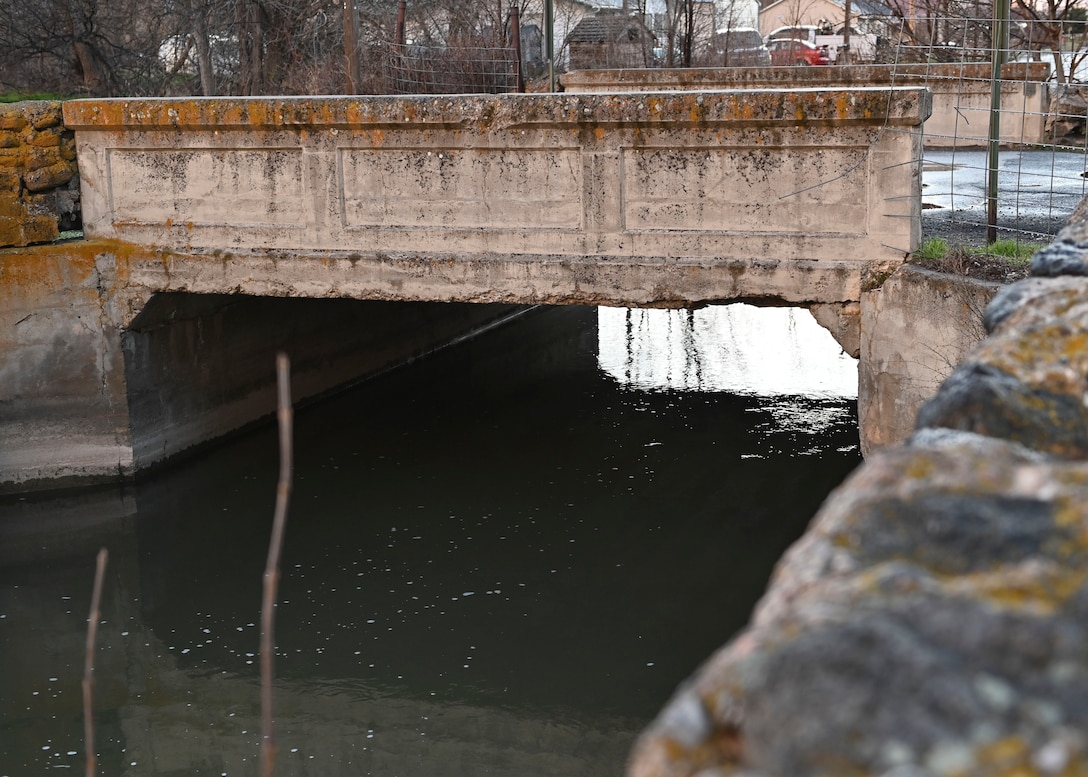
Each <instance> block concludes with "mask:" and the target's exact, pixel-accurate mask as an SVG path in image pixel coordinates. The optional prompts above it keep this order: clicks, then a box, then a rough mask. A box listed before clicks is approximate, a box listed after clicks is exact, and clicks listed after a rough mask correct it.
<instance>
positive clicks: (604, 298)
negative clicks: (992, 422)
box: [0, 88, 930, 490]
mask: <svg viewBox="0 0 1088 777" xmlns="http://www.w3.org/2000/svg"><path fill="white" fill-rule="evenodd" d="M929 110H930V98H929V92H928V91H926V90H924V89H920V88H872V89H864V88H854V89H830V90H817V89H802V90H796V91H785V90H764V91H758V90H733V91H728V90H727V91H704V92H671V93H670V92H659V93H649V92H642V93H628V94H579V95H564V94H559V95H504V96H497V97H496V96H455V97H451V96H441V97H413V98H403V97H367V98H267V99H229V100H228V99H203V100H191V99H183V100H85V101H73V102H69V103H65V105H64V125H65V127H66V128H67V130H69V131H74V133H75V141H76V146H77V149H78V161H79V177H80V181H81V192H82V213H83V225H84V230H85V234H86V237H87V238H88V240H87V241H86V242H80V243H72V244H67V245H58V246H48V247H39V248H35V249H8V251H7V252H6V255H2V256H0V272H2V273H3V276H2V277H3V282H2V284H0V294H2V295H3V299H2V300H0V301H2V302H3V304H2V305H0V319H3V323H5V324H10V328H8V330H7V331H9V332H10V333H12V334H9V335H8V341H7V342H5V343H3V345H4V346H5V348H4V351H3V352H4V354H5V355H4V356H3V357H2V358H3V359H4V362H3V363H0V376H3V375H10V376H13V379H12V380H10V381H0V392H4V393H5V394H6V395H5V396H0V403H3V405H4V406H5V407H6V408H7V409H8V411H9V412H8V413H7V416H6V420H5V421H4V426H3V429H2V435H3V439H4V442H5V450H4V452H3V453H2V454H0V489H3V488H6V489H8V490H11V489H13V488H14V489H18V488H22V487H27V484H30V483H33V482H35V481H39V480H44V479H50V478H57V477H73V478H78V479H84V478H88V477H90V478H93V477H116V476H118V475H120V476H125V475H128V474H131V473H133V472H134V471H138V470H140V469H143V468H146V467H149V466H152V465H154V464H156V463H158V462H160V461H163V460H164V459H166V458H168V457H170V456H172V455H174V454H177V453H180V452H183V451H185V450H187V449H188V448H190V447H192V446H193V445H195V444H197V443H199V442H202V441H204V440H207V439H209V438H211V437H214V436H217V435H221V434H223V433H225V432H227V431H229V430H231V429H234V428H237V427H239V426H241V425H243V424H245V423H247V422H249V421H252V420H254V419H255V418H258V417H260V416H261V415H264V414H266V413H267V412H268V411H269V410H270V409H271V407H272V404H271V399H272V397H271V382H270V377H271V364H272V361H271V358H270V357H269V352H270V351H271V350H273V349H275V348H281V347H288V348H290V349H292V350H293V351H295V352H296V353H297V354H299V357H296V375H295V379H296V384H297V385H296V395H300V396H306V395H309V394H316V393H319V392H321V391H324V390H326V389H328V388H330V387H332V386H335V385H338V384H341V383H344V382H347V381H350V380H351V379H353V378H355V377H358V376H359V375H361V374H365V373H366V372H368V371H373V370H374V369H378V368H381V367H382V366H383V365H386V364H388V363H390V359H391V358H392V357H391V356H389V354H388V353H386V352H387V351H388V350H389V345H388V341H389V340H391V339H395V337H403V336H404V332H405V331H406V329H407V328H408V327H409V326H411V328H412V331H413V332H417V333H420V334H418V335H410V336H408V341H407V342H404V343H402V345H403V346H404V347H405V348H406V349H407V350H406V352H407V353H415V352H418V351H419V350H420V349H422V348H424V347H425V345H424V343H430V342H436V341H437V340H439V339H441V338H443V337H449V336H452V335H453V334H454V333H455V332H456V331H457V330H458V329H464V328H471V327H473V326H478V325H481V324H484V323H486V322H488V321H491V320H494V319H495V318H497V317H501V316H502V315H505V314H506V313H507V312H509V310H510V309H509V308H507V307H505V306H510V305H519V306H520V305H532V304H540V303H547V304H593V305H597V304H605V305H627V306H659V307H662V306H670V307H677V306H691V305H702V304H711V303H721V302H728V301H736V300H747V301H756V302H762V303H765V304H793V305H804V306H810V307H813V308H814V312H816V313H817V318H818V320H821V323H824V324H825V326H829V328H831V329H832V331H833V332H834V333H835V334H836V336H837V337H839V339H840V342H842V343H843V344H844V347H845V348H846V349H847V350H848V351H850V352H852V353H854V354H857V353H858V352H859V351H860V350H861V338H862V337H863V336H864V332H860V333H859V321H860V320H861V316H860V312H859V302H861V301H862V299H863V291H864V290H865V289H866V288H872V287H875V286H879V284H880V282H881V280H882V279H883V278H884V277H886V276H887V274H889V273H890V272H891V271H892V270H894V268H895V267H896V266H897V265H898V264H899V263H900V262H902V261H903V259H904V258H905V256H906V255H907V254H908V253H909V252H910V251H912V250H913V249H914V248H915V247H916V246H917V243H918V240H919V238H920V225H921V219H920V213H921V211H920V207H921V205H920V185H921V182H920V159H921V142H920V139H921V136H920V131H919V130H920V127H921V124H922V123H923V122H924V121H925V119H926V118H927V117H928V115H929ZM26 137H28V138H31V140H29V141H28V142H34V138H36V137H37V136H36V135H34V134H33V133H30V134H29V135H27V136H26ZM24 178H25V176H24ZM284 298H307V299H310V300H311V301H312V300H314V299H320V300H321V302H320V303H319V305H318V304H315V303H313V302H311V303H310V304H309V305H308V306H307V307H305V308H302V307H297V306H296V307H293V308H291V309H290V310H288V309H287V308H286V307H283V302H284ZM333 298H335V299H337V300H380V301H384V302H386V303H388V304H390V305H399V306H402V307H399V308H397V309H396V311H397V312H391V311H393V308H387V309H385V311H384V312H383V313H380V314H379V313H375V312H374V310H375V309H374V308H373V307H371V308H369V312H360V309H359V308H358V307H354V308H350V309H349V308H348V307H347V306H345V305H344V304H341V305H339V306H334V305H331V304H330V300H331V299H333ZM277 300H278V302H277ZM421 302H443V303H451V302H453V303H474V304H473V305H465V306H460V307H446V308H445V310H446V311H447V312H446V313H443V314H441V315H437V314H434V313H433V311H432V312H422V311H423V309H422V308H419V307H418V306H417V307H407V308H405V307H403V306H404V305H409V306H411V305H412V304H414V303H421ZM478 303H492V304H490V305H486V306H480V305H479V304H478ZM428 310H431V309H429V308H428ZM8 319H10V320H8ZM378 319H381V320H382V321H384V322H385V323H384V324H383V323H379V322H378ZM393 321H395V322H397V323H396V324H391V323H390V322H393ZM407 322H412V323H411V324H408V323H407ZM375 353H379V354H381V355H380V356H377V357H376V356H375ZM387 357H388V358H387ZM266 359H267V361H265V360H266ZM60 450H64V451H68V452H69V453H65V454H64V455H65V456H68V457H70V458H71V460H70V461H62V460H59V459H58V456H59V455H60V454H59V451H60ZM72 451H75V452H77V453H70V452H72ZM72 457H74V458H72ZM61 458H63V457H61Z"/></svg>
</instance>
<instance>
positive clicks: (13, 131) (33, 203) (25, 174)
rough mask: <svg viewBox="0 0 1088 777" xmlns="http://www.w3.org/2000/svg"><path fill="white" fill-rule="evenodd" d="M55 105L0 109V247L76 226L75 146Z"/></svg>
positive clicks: (29, 104)
mask: <svg viewBox="0 0 1088 777" xmlns="http://www.w3.org/2000/svg"><path fill="white" fill-rule="evenodd" d="M62 121H63V117H62V115H61V104H60V103H59V102H47V101H34V102H21V103H11V104H8V105H0V248H2V247H4V246H25V245H31V244H32V243H48V242H50V241H52V240H55V239H56V238H57V235H58V234H59V232H60V230H66V229H77V228H78V227H79V177H78V175H77V174H76V144H75V137H74V135H73V133H72V131H71V130H69V129H66V128H65V127H64V126H63V125H62Z"/></svg>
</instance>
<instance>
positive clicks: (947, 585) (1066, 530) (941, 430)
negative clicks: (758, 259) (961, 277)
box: [629, 222, 1088, 777]
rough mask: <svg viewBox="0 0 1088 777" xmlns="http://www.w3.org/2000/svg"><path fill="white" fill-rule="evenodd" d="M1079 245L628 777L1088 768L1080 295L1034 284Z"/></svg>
mask: <svg viewBox="0 0 1088 777" xmlns="http://www.w3.org/2000/svg"><path fill="white" fill-rule="evenodd" d="M1083 234H1085V224H1084V223H1083V222H1080V223H1078V224H1076V225H1074V226H1072V227H1071V228H1067V230H1066V231H1065V234H1064V235H1063V236H1062V237H1060V239H1059V241H1057V243H1060V244H1061V245H1059V247H1058V248H1057V249H1055V250H1054V251H1053V252H1050V251H1048V250H1047V249H1044V251H1043V252H1041V253H1040V255H1039V256H1037V261H1036V262H1035V266H1036V269H1037V270H1038V271H1040V272H1041V273H1042V274H1043V275H1042V276H1040V277H1035V278H1032V279H1029V280H1027V281H1021V282H1019V283H1016V284H1013V285H1011V286H1008V287H1005V288H1003V289H1002V290H1001V291H1000V292H999V293H998V295H997V296H996V297H995V298H994V300H993V302H992V303H991V304H990V306H989V307H988V309H987V312H986V316H985V321H986V325H987V326H988V327H989V328H990V329H991V330H992V331H991V332H990V335H989V336H988V337H987V338H986V339H985V340H984V341H983V342H982V343H981V344H980V345H979V346H978V347H977V348H976V349H975V350H973V351H971V353H970V354H969V356H968V357H967V358H966V359H965V360H964V361H963V362H962V363H961V364H960V365H959V366H958V367H957V368H956V370H955V371H954V372H953V374H952V375H951V376H950V377H949V378H948V379H947V380H946V381H945V382H944V383H943V384H942V385H941V387H940V389H939V391H938V393H937V394H936V396H935V397H934V398H933V399H932V400H931V401H930V402H929V403H927V404H926V405H925V407H923V409H922V411H921V412H920V413H919V418H918V425H919V428H918V431H917V432H916V433H915V434H914V435H913V436H912V437H911V439H910V440H909V441H908V443H907V445H905V446H903V447H898V448H889V449H885V450H882V451H879V452H877V453H875V454H874V455H872V456H871V457H869V458H868V459H867V460H866V462H865V463H864V464H863V465H862V466H861V467H860V468H859V469H858V471H857V472H856V473H855V474H854V475H853V476H851V478H849V479H848V480H847V482H846V483H844V484H843V486H841V487H840V488H839V489H837V490H836V491H835V492H834V493H833V494H832V495H831V497H830V498H829V499H828V501H827V502H826V503H825V505H824V507H823V508H822V509H821V510H820V512H819V513H818V515H817V516H816V518H815V519H814V521H813V524H812V526H811V527H810V529H809V531H808V533H807V534H806V535H805V536H804V537H803V538H802V539H801V540H800V541H799V542H798V543H796V545H795V546H794V547H793V548H791V550H790V551H789V552H788V553H787V555H786V556H785V558H784V559H783V561H782V562H781V563H780V564H779V567H778V569H777V570H776V572H775V574H774V578H773V580H772V583H771V586H770V588H769V590H768V593H767V594H766V596H765V597H764V598H763V600H762V601H761V602H760V603H759V605H758V607H757V609H756V612H755V614H754V616H753V620H752V623H751V625H750V626H749V627H748V628H747V629H746V630H745V631H744V632H743V633H742V634H741V635H740V636H738V637H737V638H736V639H734V640H733V642H732V643H730V644H729V645H727V646H726V647H724V648H723V649H722V650H721V651H720V652H719V653H717V654H716V655H715V656H713V657H712V658H711V659H710V660H709V661H708V662H707V663H706V665H704V666H703V667H702V668H701V669H700V670H699V671H698V673H697V674H696V675H695V676H694V677H693V678H692V679H691V680H690V681H689V682H687V683H686V684H685V685H684V686H683V687H681V689H680V690H679V691H678V692H677V694H676V696H675V697H674V698H673V699H672V700H671V701H670V702H669V703H668V705H667V706H666V708H665V709H664V711H663V712H662V713H661V714H660V715H659V717H658V718H657V720H655V721H654V723H653V724H652V725H651V726H650V727H649V728H648V729H647V730H646V731H645V732H644V734H643V735H642V737H641V738H640V740H639V743H638V745H637V746H636V748H635V750H634V752H633V754H632V758H631V762H630V766H629V774H630V775H631V777H664V776H665V775H669V776H670V777H680V776H681V775H683V776H684V777H694V775H699V777H711V776H712V775H713V776H716V777H724V776H725V775H736V776H737V777H739V776H740V775H744V777H771V776H772V775H774V776H775V777H787V776H788V777H805V776H807V775H847V774H848V775H873V777H876V776H877V775H881V776H882V777H946V776H947V777H952V776H953V775H956V776H957V777H984V776H989V775H1013V774H1018V775H1079V774H1086V773H1088V734H1086V733H1085V732H1088V647H1086V646H1088V407H1086V405H1085V402H1084V397H1085V396H1086V388H1088V385H1086V382H1088V378H1086V377H1085V376H1086V375H1088V304H1086V303H1085V300H1088V278H1086V277H1083V276H1082V275H1079V274H1077V275H1072V276H1058V277H1045V276H1048V275H1053V274H1054V273H1056V272H1057V271H1058V270H1059V269H1060V268H1061V267H1069V266H1083V265H1084V264H1085V259H1088V248H1086V246H1085V245H1079V244H1080V236H1083ZM1078 245H1079V249H1078V248H1077V247H1078ZM1077 250H1079V252H1080V253H1079V258H1078V257H1077V256H1074V253H1075V252H1076V251H1077Z"/></svg>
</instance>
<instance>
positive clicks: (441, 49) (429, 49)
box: [385, 43, 520, 94]
mask: <svg viewBox="0 0 1088 777" xmlns="http://www.w3.org/2000/svg"><path fill="white" fill-rule="evenodd" d="M519 68H520V63H519V61H518V52H517V50H516V49H515V48H513V47H499V46H482V45H473V44H465V45H454V46H450V45H442V46H437V45H418V44H398V43H390V44H389V49H388V54H387V58H386V63H385V72H386V81H387V84H388V89H389V92H390V93H391V94H470V93H472V94H500V93H503V92H516V91H518V85H519V78H520V74H519Z"/></svg>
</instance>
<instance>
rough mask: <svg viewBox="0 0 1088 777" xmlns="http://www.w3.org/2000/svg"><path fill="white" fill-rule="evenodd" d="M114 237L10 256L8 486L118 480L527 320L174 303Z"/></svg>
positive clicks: (2, 468) (4, 407) (1, 438)
mask: <svg viewBox="0 0 1088 777" xmlns="http://www.w3.org/2000/svg"><path fill="white" fill-rule="evenodd" d="M155 256H157V255H156V254H154V253H149V252H146V251H141V250H139V249H136V248H134V247H132V246H126V245H124V244H121V243H117V242H112V241H99V242H96V241H88V242H84V241H79V242H72V243H65V244H60V245H55V246H39V247H33V248H23V249H6V250H0V492H4V491H24V490H33V489H36V488H44V487H48V488H58V487H61V486H64V485H69V484H87V483H92V482H95V481H104V480H116V479H123V478H127V477H130V476H132V475H133V474H134V473H135V472H137V471H140V470H143V469H146V468H148V467H150V466H152V465H155V464H157V463H160V462H162V461H164V460H166V459H168V458H170V457H172V456H175V455H177V454H179V453H182V452H184V451H186V450H189V449H191V448H192V447H193V446H195V445H197V444H200V443H203V442H207V441H209V440H213V439H216V438H218V437H221V436H223V435H225V434H227V433H229V432H231V431H234V430H237V429H239V428H241V427H243V426H244V425H246V424H248V423H251V422H253V421H256V420H258V419H260V418H263V417H266V416H268V415H269V414H270V413H271V412H273V410H274V408H275V379H274V365H275V354H276V353H277V352H278V351H281V350H282V351H285V352H287V353H288V355H289V356H290V357H291V359H292V392H293V396H294V397H295V399H296V400H299V401H301V400H304V399H306V398H307V397H312V396H316V395H319V394H321V393H323V392H325V391H328V390H330V389H333V388H336V387H339V386H341V385H344V384H346V383H350V382H352V381H354V380H358V379H360V378H362V377H365V376H367V375H372V374H374V373H376V372H379V371H381V370H383V369H387V368H389V367H391V366H394V365H396V364H399V363H403V362H404V361H407V360H409V359H411V358H414V357H416V356H419V355H421V354H423V353H426V352H427V351H429V350H433V349H434V348H435V347H438V346H441V345H443V344H445V343H447V342H449V341H451V340H453V339H455V338H457V337H459V336H463V335H465V334H468V333H470V332H472V331H474V330H477V329H479V328H481V327H484V326H487V325H489V324H490V323H493V322H495V321H497V320H500V319H502V318H504V317H506V316H509V315H512V314H514V313H516V311H518V310H520V308H514V307H512V306H507V305H442V304H424V303H413V302H358V301H355V300H338V299H332V300H313V299H302V300H289V299H282V298H276V299H261V298H256V297H249V296H245V295H237V294H236V295H224V294H171V293H157V292H155V291H154V290H153V289H148V288H145V287H140V286H138V285H135V284H134V283H132V275H133V273H132V268H133V267H134V266H136V267H139V266H142V265H143V264H144V263H146V262H148V261H151V260H152V258H153V257H155Z"/></svg>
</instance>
